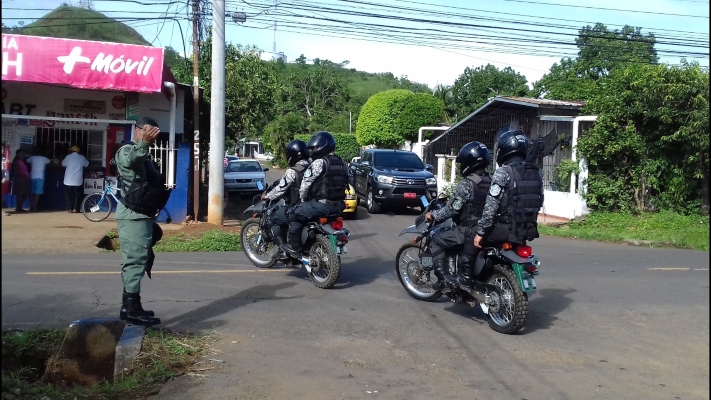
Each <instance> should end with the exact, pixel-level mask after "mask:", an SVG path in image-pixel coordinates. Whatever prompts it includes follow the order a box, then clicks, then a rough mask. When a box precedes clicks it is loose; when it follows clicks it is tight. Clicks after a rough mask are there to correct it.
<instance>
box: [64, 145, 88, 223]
mask: <svg viewBox="0 0 711 400" xmlns="http://www.w3.org/2000/svg"><path fill="white" fill-rule="evenodd" d="M79 151H80V149H79V146H72V147H70V148H69V154H68V155H67V156H66V157H64V160H62V166H63V167H66V170H65V171H64V186H65V189H66V192H65V193H66V199H67V203H66V205H67V212H70V213H78V212H81V209H80V207H81V198H82V195H83V194H84V191H83V190H82V187H83V186H84V167H88V166H89V160H87V159H86V157H84V156H83V155H81V154H79Z"/></svg>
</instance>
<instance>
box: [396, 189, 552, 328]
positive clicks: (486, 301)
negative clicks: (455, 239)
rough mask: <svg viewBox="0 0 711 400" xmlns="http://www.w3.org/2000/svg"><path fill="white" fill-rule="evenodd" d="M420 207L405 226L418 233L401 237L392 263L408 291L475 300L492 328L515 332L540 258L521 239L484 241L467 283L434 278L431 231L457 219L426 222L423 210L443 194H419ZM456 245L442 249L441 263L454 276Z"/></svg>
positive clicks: (441, 201) (440, 203) (428, 297)
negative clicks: (408, 239)
mask: <svg viewBox="0 0 711 400" xmlns="http://www.w3.org/2000/svg"><path fill="white" fill-rule="evenodd" d="M420 200H421V201H422V204H423V209H424V212H423V213H422V214H421V215H420V216H418V217H417V218H416V219H415V224H414V225H411V226H410V227H408V228H406V229H404V230H403V231H402V232H401V233H400V236H402V235H404V234H406V233H414V234H416V235H417V237H416V238H415V239H413V240H412V241H411V242H408V243H405V244H403V245H402V246H401V247H400V250H399V251H398V253H397V258H396V266H395V269H396V270H397V276H398V279H399V280H400V284H402V286H403V287H404V288H405V289H406V290H407V292H408V293H409V294H410V296H412V297H414V298H416V299H418V300H422V301H430V302H431V301H436V300H437V299H439V298H440V297H441V296H442V294H445V295H446V296H447V297H449V299H450V300H451V301H452V302H454V303H463V302H466V303H468V304H469V305H470V306H472V307H475V306H476V305H477V304H478V305H479V307H480V308H481V310H482V311H483V312H484V314H485V315H486V316H487V319H488V321H489V326H490V327H491V329H493V330H495V331H497V332H500V333H505V334H514V333H516V332H518V331H519V330H520V329H521V328H522V327H523V326H524V324H525V323H526V319H527V318H528V294H529V293H532V292H534V291H535V290H536V280H535V278H534V276H536V275H538V268H539V267H540V265H541V262H540V260H539V258H538V257H537V256H535V255H534V254H532V249H531V247H530V246H527V245H526V244H515V243H510V242H505V243H503V244H501V245H499V246H495V247H485V248H483V249H482V250H481V251H480V252H479V254H478V255H477V257H476V259H475V261H474V276H472V286H471V288H468V287H464V286H461V285H458V284H452V283H450V282H447V281H444V282H439V281H438V280H437V277H436V276H435V275H434V272H433V269H434V263H433V259H432V253H431V243H430V242H431V239H432V236H434V235H435V234H437V233H438V232H441V231H442V230H444V229H456V224H455V223H454V222H453V221H452V220H451V219H448V220H446V221H442V222H434V221H431V222H428V221H426V220H425V214H427V212H429V211H434V210H437V209H440V208H442V207H444V205H445V204H446V198H437V199H435V200H433V201H431V202H430V201H429V199H428V198H427V197H425V196H422V197H421V199H420ZM460 251H461V247H460V248H456V247H455V248H453V249H450V251H447V253H446V264H445V268H446V269H447V270H448V272H449V273H450V274H452V275H453V276H458V273H459V268H460V254H459V252H460Z"/></svg>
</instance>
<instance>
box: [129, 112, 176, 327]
mask: <svg viewBox="0 0 711 400" xmlns="http://www.w3.org/2000/svg"><path fill="white" fill-rule="evenodd" d="M159 133H160V129H159V128H158V123H157V122H156V121H155V120H153V119H151V118H147V117H144V118H141V119H140V120H138V122H137V123H136V128H135V129H134V133H133V140H132V141H130V142H128V143H126V144H124V145H123V146H121V148H119V150H118V151H117V152H116V168H117V169H118V174H119V180H120V181H121V203H120V204H119V205H118V207H117V209H116V222H117V223H118V235H119V242H120V244H121V259H122V260H123V264H122V267H121V279H122V280H123V298H122V305H121V311H120V313H119V316H120V318H121V319H122V320H126V321H128V322H130V323H133V324H138V325H156V324H160V319H158V318H156V317H155V313H154V312H153V311H150V310H144V309H143V307H142V306H141V295H140V293H141V279H143V275H148V278H150V277H151V268H152V267H153V261H154V260H155V254H154V253H153V246H154V245H155V244H156V243H157V242H158V241H159V240H160V239H161V237H162V236H163V231H162V230H161V228H160V226H158V224H157V223H156V221H155V218H156V215H157V214H158V212H159V211H160V210H161V209H162V208H163V207H164V206H165V204H166V202H167V201H168V195H169V194H170V191H169V190H166V189H165V185H164V180H163V176H162V175H161V173H160V172H158V171H159V170H158V168H157V166H156V164H155V162H154V161H153V158H152V157H151V154H150V152H149V151H148V150H149V148H150V145H151V144H152V143H153V142H154V141H155V140H156V138H157V137H158V134H159Z"/></svg>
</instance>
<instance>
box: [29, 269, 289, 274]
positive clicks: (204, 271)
mask: <svg viewBox="0 0 711 400" xmlns="http://www.w3.org/2000/svg"><path fill="white" fill-rule="evenodd" d="M293 270H294V268H289V269H286V268H279V269H253V270H246V269H201V270H185V271H151V274H199V273H207V274H224V273H233V272H279V271H293ZM120 273H121V271H76V272H72V271H51V272H27V273H26V274H27V275H111V274H120Z"/></svg>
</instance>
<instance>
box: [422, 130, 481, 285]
mask: <svg viewBox="0 0 711 400" xmlns="http://www.w3.org/2000/svg"><path fill="white" fill-rule="evenodd" d="M489 161H490V159H489V149H487V148H486V146H485V145H484V144H483V143H479V142H471V143H467V144H465V145H464V146H462V148H461V149H460V150H459V154H458V155H457V158H456V160H455V162H456V163H457V164H459V174H460V175H461V176H462V178H464V179H462V180H460V181H459V183H458V184H457V187H456V188H455V190H454V195H453V196H452V198H450V199H449V201H448V202H447V204H446V205H445V206H444V207H443V208H441V209H439V210H436V211H433V212H428V213H427V214H426V215H425V219H426V220H428V221H431V220H432V219H434V220H435V221H439V222H441V221H445V220H447V219H448V218H452V219H453V221H454V222H455V223H456V224H457V225H458V226H456V227H454V228H453V229H450V230H446V231H443V232H441V233H439V234H437V235H435V236H433V237H432V258H433V261H434V272H435V275H436V276H437V279H438V280H439V281H440V282H443V280H444V279H446V280H447V281H449V282H450V283H457V282H458V283H459V284H460V285H463V286H471V278H472V275H473V268H474V258H475V256H476V253H477V250H478V249H476V248H475V247H474V242H473V238H474V231H473V228H474V227H475V226H476V224H477V222H478V221H479V218H480V217H481V214H482V212H483V211H484V203H485V202H486V195H487V193H488V191H489V185H490V184H491V179H490V178H489V174H488V172H486V167H487V166H488V165H489ZM462 244H464V249H463V251H462V256H461V265H462V268H461V269H460V274H459V279H458V281H457V279H456V278H455V277H453V276H451V275H450V274H448V273H447V271H446V269H445V265H444V263H445V259H446V254H445V251H446V250H447V249H450V248H452V247H454V246H457V245H462Z"/></svg>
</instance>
